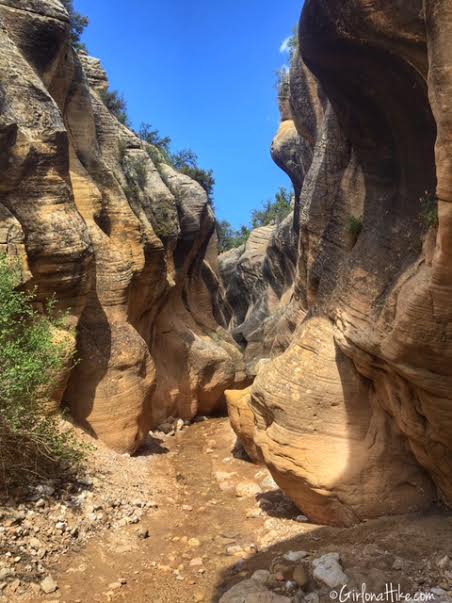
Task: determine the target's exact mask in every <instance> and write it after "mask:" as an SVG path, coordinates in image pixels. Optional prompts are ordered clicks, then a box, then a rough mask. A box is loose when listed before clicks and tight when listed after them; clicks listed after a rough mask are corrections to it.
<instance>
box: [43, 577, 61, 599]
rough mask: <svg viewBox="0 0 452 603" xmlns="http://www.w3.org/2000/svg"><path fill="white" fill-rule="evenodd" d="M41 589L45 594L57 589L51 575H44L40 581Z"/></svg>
mask: <svg viewBox="0 0 452 603" xmlns="http://www.w3.org/2000/svg"><path fill="white" fill-rule="evenodd" d="M40 587H41V590H42V591H43V592H45V594H46V595H50V594H51V593H54V592H55V591H56V590H58V584H57V583H56V582H55V580H54V579H53V578H52V576H46V577H45V578H44V580H43V581H42V582H41V583H40Z"/></svg>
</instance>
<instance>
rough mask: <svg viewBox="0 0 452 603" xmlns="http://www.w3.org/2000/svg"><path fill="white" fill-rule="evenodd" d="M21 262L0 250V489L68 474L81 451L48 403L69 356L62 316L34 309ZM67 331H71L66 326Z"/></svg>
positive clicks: (32, 294) (32, 296) (78, 459)
mask: <svg viewBox="0 0 452 603" xmlns="http://www.w3.org/2000/svg"><path fill="white" fill-rule="evenodd" d="M20 282H21V274H20V269H19V267H18V264H17V263H11V261H9V260H8V259H7V257H6V256H5V255H0V367H1V371H0V489H1V488H2V487H3V488H5V487H8V486H9V485H10V484H16V483H19V484H21V485H23V484H26V483H27V482H29V481H31V480H33V479H36V478H42V477H48V476H58V475H62V474H67V473H68V472H69V473H70V472H71V471H72V470H74V469H75V468H76V467H77V466H78V463H79V462H80V460H81V452H80V450H79V449H78V447H77V446H75V445H74V443H73V442H72V441H71V438H70V436H68V435H67V434H66V435H65V434H63V433H60V431H59V430H58V427H57V424H56V421H55V419H54V418H51V417H49V416H46V412H45V411H46V405H47V403H48V401H49V399H50V397H51V395H52V393H53V391H54V388H55V386H56V384H57V382H58V379H59V378H61V374H62V371H63V370H65V368H66V370H67V368H68V367H67V366H66V365H67V364H68V363H69V362H70V358H71V347H70V345H69V344H68V339H67V337H66V338H65V337H61V336H60V337H59V339H60V342H59V343H58V342H57V341H56V339H55V334H56V333H60V334H61V332H62V330H61V329H62V327H63V324H62V320H59V319H57V318H54V317H52V316H53V314H54V312H53V306H52V304H49V306H48V308H47V314H45V315H43V314H40V313H38V311H37V310H36V309H35V308H34V303H35V294H34V293H33V292H31V293H30V292H25V291H20V290H19V288H18V287H19V285H20ZM65 332H67V330H66V331H65Z"/></svg>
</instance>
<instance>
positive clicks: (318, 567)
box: [312, 553, 348, 588]
mask: <svg viewBox="0 0 452 603" xmlns="http://www.w3.org/2000/svg"><path fill="white" fill-rule="evenodd" d="M312 566H313V568H314V571H313V576H314V578H315V579H316V580H318V581H319V582H321V583H322V584H326V586H328V587H329V588H335V587H336V586H340V585H343V584H347V582H348V577H347V575H346V574H344V572H343V571H342V567H341V565H340V563H339V553H327V554H326V555H322V557H319V558H318V559H314V560H313V562H312Z"/></svg>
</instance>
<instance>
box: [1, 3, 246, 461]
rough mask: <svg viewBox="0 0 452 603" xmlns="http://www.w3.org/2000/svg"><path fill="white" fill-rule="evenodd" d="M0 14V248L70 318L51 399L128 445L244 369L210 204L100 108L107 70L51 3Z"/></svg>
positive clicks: (202, 403)
mask: <svg viewBox="0 0 452 603" xmlns="http://www.w3.org/2000/svg"><path fill="white" fill-rule="evenodd" d="M0 21H1V28H0V68H1V73H2V81H1V84H0V140H1V151H0V168H1V174H0V194H1V197H0V250H1V251H7V252H8V253H9V254H11V255H18V256H19V257H20V258H21V259H22V262H23V265H24V274H25V277H26V279H27V281H28V283H29V285H30V286H36V287H37V288H38V292H39V298H40V299H42V300H44V299H46V298H47V297H48V296H49V295H53V294H55V296H56V298H57V300H58V302H59V304H60V306H61V308H63V309H68V310H69V312H70V314H71V317H72V322H73V324H76V325H77V347H78V357H79V359H80V361H79V363H78V364H77V365H76V366H75V368H74V369H73V370H72V372H71V375H70V377H69V383H68V386H67V388H66V391H65V392H64V396H63V400H64V403H65V404H66V405H68V406H69V407H70V409H71V412H72V414H73V416H74V417H75V418H76V420H77V421H78V422H79V423H80V424H81V425H83V426H84V427H85V428H86V429H88V430H89V431H90V432H91V433H93V434H94V435H95V436H97V437H100V438H101V439H103V440H104V441H105V442H107V443H108V444H109V445H110V446H112V447H114V448H116V449H117V450H120V451H133V450H135V449H136V448H137V447H138V446H139V445H140V443H141V441H142V440H143V437H144V435H145V434H146V433H147V431H148V430H149V428H150V427H151V426H152V425H153V424H156V423H157V422H159V421H161V420H162V419H163V418H165V417H166V416H168V415H170V414H171V415H178V416H182V417H183V418H191V417H193V416H194V415H196V414H197V412H198V411H200V412H202V413H208V412H210V411H212V410H214V409H217V408H218V407H219V406H221V405H223V404H224V395H223V392H224V390H225V389H226V388H231V387H236V386H237V385H238V384H240V383H241V382H242V381H243V379H244V373H243V370H242V367H241V355H240V352H239V350H238V346H237V345H236V344H235V343H234V341H233V339H232V338H231V337H230V335H228V333H227V332H226V331H225V330H224V329H222V328H221V327H219V324H218V322H217V318H218V317H219V314H218V312H217V310H216V309H215V308H216V306H217V304H218V300H217V298H216V297H217V293H216V291H217V288H218V269H217V266H216V251H215V241H214V238H215V235H214V230H215V228H214V215H213V211H212V209H211V207H210V205H209V203H208V201H207V196H206V194H205V192H204V190H203V189H202V188H201V186H200V185H199V184H197V183H196V182H194V181H193V180H191V179H190V178H188V177H187V176H184V175H181V174H179V173H177V172H176V171H175V170H173V169H172V168H171V167H170V166H167V165H164V164H162V163H160V162H159V161H156V162H155V163H154V162H153V161H152V160H151V158H150V156H149V154H148V153H147V151H146V147H145V145H144V144H143V143H142V142H141V141H140V140H139V139H138V138H137V137H136V136H135V134H134V133H133V132H131V131H130V130H129V129H127V128H126V127H125V126H123V125H122V124H121V123H119V122H118V121H117V120H116V118H115V117H113V115H112V114H111V113H110V112H109V111H108V109H107V108H106V106H105V105H104V103H103V102H102V91H104V90H105V89H106V87H107V86H108V81H107V78H106V75H105V73H104V71H103V69H102V67H101V65H100V63H99V61H98V60H96V59H93V58H90V57H87V56H86V55H83V54H80V55H77V54H76V53H75V52H74V51H73V49H72V47H71V44H70V25H69V19H68V15H67V13H66V11H65V10H64V8H63V6H62V4H61V3H60V2H59V1H58V0H14V2H12V1H9V0H3V1H1V2H0ZM215 314H216V315H217V316H214V315H215ZM157 383H158V387H157ZM239 386H240V385H239Z"/></svg>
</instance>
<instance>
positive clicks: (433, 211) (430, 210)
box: [419, 191, 439, 228]
mask: <svg viewBox="0 0 452 603" xmlns="http://www.w3.org/2000/svg"><path fill="white" fill-rule="evenodd" d="M419 201H420V203H421V221H422V223H423V225H424V226H425V227H426V228H437V227H438V224H439V219H438V200H437V198H436V195H435V194H434V193H431V192H429V191H425V193H424V194H423V195H422V197H421V198H420V199H419Z"/></svg>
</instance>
